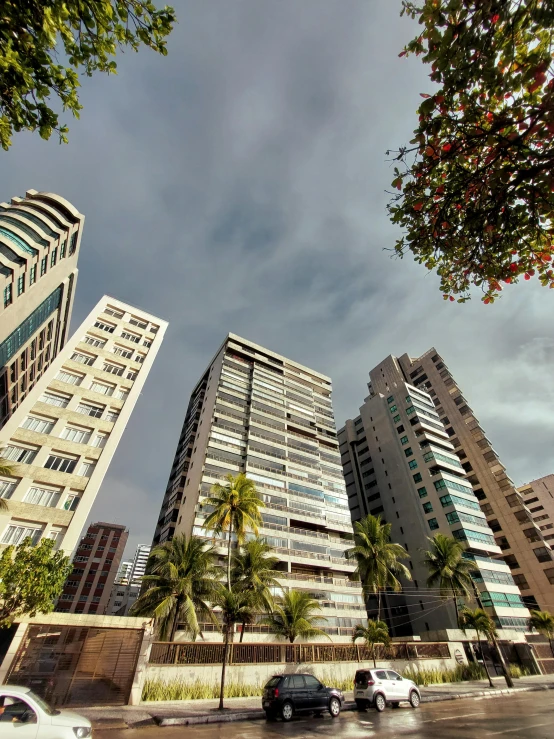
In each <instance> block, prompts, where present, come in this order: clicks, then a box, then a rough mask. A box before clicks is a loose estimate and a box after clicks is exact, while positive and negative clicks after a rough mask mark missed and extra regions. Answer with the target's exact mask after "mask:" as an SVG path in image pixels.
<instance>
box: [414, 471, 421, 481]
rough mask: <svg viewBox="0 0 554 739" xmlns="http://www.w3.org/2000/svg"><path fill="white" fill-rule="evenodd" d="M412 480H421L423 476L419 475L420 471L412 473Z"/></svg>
mask: <svg viewBox="0 0 554 739" xmlns="http://www.w3.org/2000/svg"><path fill="white" fill-rule="evenodd" d="M413 478H414V482H421V481H422V480H423V477H422V476H421V472H416V473H415V475H413Z"/></svg>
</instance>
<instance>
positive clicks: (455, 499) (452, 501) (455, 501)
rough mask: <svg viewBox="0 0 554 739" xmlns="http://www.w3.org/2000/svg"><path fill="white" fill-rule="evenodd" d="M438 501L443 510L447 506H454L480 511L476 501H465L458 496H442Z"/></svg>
mask: <svg viewBox="0 0 554 739" xmlns="http://www.w3.org/2000/svg"><path fill="white" fill-rule="evenodd" d="M439 500H440V502H441V505H442V507H443V508H446V507H447V506H449V505H456V506H465V507H466V508H473V509H474V510H475V511H479V510H480V506H479V503H478V502H477V501H476V500H466V499H465V498H460V497H459V496H458V495H443V496H441V497H440V498H439Z"/></svg>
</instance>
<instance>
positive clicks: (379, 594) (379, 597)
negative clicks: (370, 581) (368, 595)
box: [377, 588, 381, 621]
mask: <svg viewBox="0 0 554 739" xmlns="http://www.w3.org/2000/svg"><path fill="white" fill-rule="evenodd" d="M380 620H381V589H380V588H377V621H380Z"/></svg>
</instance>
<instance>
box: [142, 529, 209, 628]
mask: <svg viewBox="0 0 554 739" xmlns="http://www.w3.org/2000/svg"><path fill="white" fill-rule="evenodd" d="M216 562H217V555H216V552H215V549H214V547H212V546H207V545H206V542H205V541H204V540H203V539H201V538H200V537H197V536H191V537H190V538H189V539H187V537H186V536H185V534H179V535H177V536H175V537H174V538H173V539H172V540H171V541H166V542H164V543H163V544H159V545H158V546H157V547H154V548H153V549H152V551H151V552H150V557H149V558H148V564H147V568H146V573H147V574H146V575H144V576H143V577H142V578H141V580H142V582H143V583H144V584H145V585H146V590H144V592H143V593H142V595H141V596H140V597H139V598H138V599H137V600H136V602H135V604H134V605H133V608H132V611H131V612H132V614H133V615H135V616H153V617H154V618H155V620H156V626H157V628H158V634H159V638H160V639H161V640H162V641H166V640H167V641H173V640H174V638H175V632H176V630H177V624H178V623H184V624H185V630H186V631H187V632H188V633H189V634H190V635H191V637H192V639H193V640H194V639H196V637H197V636H198V634H199V633H200V627H199V625H198V617H199V616H200V617H202V618H203V619H206V618H207V619H209V620H210V621H212V622H213V623H217V620H216V618H215V616H214V615H213V613H212V609H211V608H210V605H209V603H210V602H211V600H212V598H213V597H214V596H215V593H216V592H217V590H218V587H219V577H220V573H221V570H220V568H219V567H218V566H217V564H216Z"/></svg>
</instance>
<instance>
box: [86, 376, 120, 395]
mask: <svg viewBox="0 0 554 739" xmlns="http://www.w3.org/2000/svg"><path fill="white" fill-rule="evenodd" d="M90 389H91V390H93V391H94V392H95V393H100V394H101V395H113V391H114V390H115V385H105V384H104V383H103V382H96V380H94V381H93V382H92V384H91V386H90Z"/></svg>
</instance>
